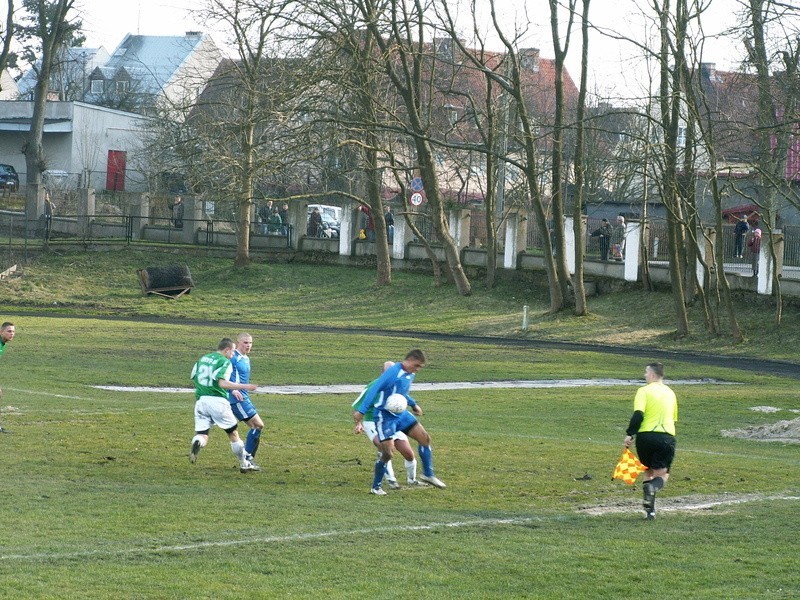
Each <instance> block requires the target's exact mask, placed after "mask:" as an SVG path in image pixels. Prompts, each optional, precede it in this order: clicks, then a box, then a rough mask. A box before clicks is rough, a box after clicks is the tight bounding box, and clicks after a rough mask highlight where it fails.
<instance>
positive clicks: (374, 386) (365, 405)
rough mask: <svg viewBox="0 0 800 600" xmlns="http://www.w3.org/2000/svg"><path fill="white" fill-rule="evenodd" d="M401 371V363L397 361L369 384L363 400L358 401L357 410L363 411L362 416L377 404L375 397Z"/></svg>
mask: <svg viewBox="0 0 800 600" xmlns="http://www.w3.org/2000/svg"><path fill="white" fill-rule="evenodd" d="M398 371H400V363H396V364H394V365H393V366H391V367H389V368H388V369H386V370H385V371H384V372H383V373H381V376H380V377H378V378H377V379H376V380H375V381H374V382H373V383H371V384H370V385H369V388H368V389H367V390H366V392H365V393H364V397H363V398H362V399H361V402H359V403H358V406H357V407H356V410H357V411H358V412H360V413H361V415H362V418H363V416H364V415H365V414H367V411H368V410H369V409H370V408H371V407H372V406H373V405H374V404H375V398H376V397H377V396H378V393H379V392H380V391H381V390H382V389H383V388H384V387H385V386H388V385H389V383H391V382H393V381H394V380H395V379H397V373H398Z"/></svg>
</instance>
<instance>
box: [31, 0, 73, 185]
mask: <svg viewBox="0 0 800 600" xmlns="http://www.w3.org/2000/svg"><path fill="white" fill-rule="evenodd" d="M73 3H74V0H54V1H52V2H46V1H45V0H23V3H22V6H23V8H24V9H25V10H26V11H27V13H28V23H27V24H26V25H25V26H24V27H23V28H22V32H23V36H22V37H23V40H25V41H26V42H27V45H26V47H25V53H26V55H27V56H28V60H29V62H30V63H31V64H34V63H35V60H34V57H35V56H37V55H38V54H40V56H41V61H40V63H39V65H40V66H39V72H38V73H37V79H36V87H35V88H34V97H33V117H32V119H31V129H30V132H29V134H28V138H27V141H26V143H25V147H24V149H23V150H24V154H25V164H26V168H27V184H28V185H29V186H31V187H30V188H29V189H30V190H31V192H32V193H38V191H37V190H38V186H39V185H40V184H41V181H42V171H44V170H45V169H46V168H47V162H46V157H45V155H44V150H43V148H42V134H43V132H44V118H45V110H46V105H47V99H48V93H49V91H50V74H51V72H52V68H53V64H54V62H55V61H56V60H57V58H58V49H59V48H60V47H61V46H62V45H63V44H64V43H66V42H67V41H68V40H69V39H70V38H71V36H72V35H73V34H74V33H75V32H76V31H78V30H79V29H80V27H81V22H80V21H78V20H75V19H72V20H70V18H69V16H68V15H69V12H70V11H71V10H72V5H73ZM29 200H30V199H29Z"/></svg>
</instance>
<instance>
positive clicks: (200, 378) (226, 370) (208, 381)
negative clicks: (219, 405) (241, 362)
mask: <svg viewBox="0 0 800 600" xmlns="http://www.w3.org/2000/svg"><path fill="white" fill-rule="evenodd" d="M232 372H233V365H232V364H231V361H229V360H228V359H227V358H225V356H223V355H222V354H220V353H219V352H212V353H211V354H206V355H205V356H204V357H202V358H201V359H200V360H198V361H197V362H196V363H195V364H194V367H192V381H194V388H195V391H194V396H195V398H198V399H199V398H200V396H220V397H221V398H225V399H227V398H228V392H227V391H226V390H224V389H222V387H221V386H220V385H219V380H220V379H228V380H230V376H231V373H232Z"/></svg>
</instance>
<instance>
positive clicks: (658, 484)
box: [650, 477, 664, 491]
mask: <svg viewBox="0 0 800 600" xmlns="http://www.w3.org/2000/svg"><path fill="white" fill-rule="evenodd" d="M650 485H652V486H653V489H654V490H656V491H658V490H660V489H661V488H663V487H664V480H663V479H662V478H661V477H653V478H652V479H651V480H650Z"/></svg>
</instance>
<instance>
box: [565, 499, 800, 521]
mask: <svg viewBox="0 0 800 600" xmlns="http://www.w3.org/2000/svg"><path fill="white" fill-rule="evenodd" d="M683 500H684V499H682V498H675V499H668V500H665V501H664V502H663V503H660V504H659V505H658V512H690V511H694V510H707V509H709V508H716V507H718V506H736V505H737V504H745V503H746V502H762V501H766V500H800V496H761V495H759V494H750V495H745V496H738V497H736V498H722V499H719V500H711V499H709V500H699V499H698V500H696V501H694V502H691V501H689V502H684V501H683ZM635 509H638V505H635V506H634V507H631V506H591V507H588V508H581V509H578V512H581V513H585V514H587V515H592V516H593V517H599V516H603V515H610V514H618V513H626V512H630V511H631V510H635Z"/></svg>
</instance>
